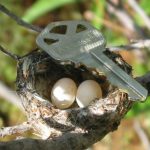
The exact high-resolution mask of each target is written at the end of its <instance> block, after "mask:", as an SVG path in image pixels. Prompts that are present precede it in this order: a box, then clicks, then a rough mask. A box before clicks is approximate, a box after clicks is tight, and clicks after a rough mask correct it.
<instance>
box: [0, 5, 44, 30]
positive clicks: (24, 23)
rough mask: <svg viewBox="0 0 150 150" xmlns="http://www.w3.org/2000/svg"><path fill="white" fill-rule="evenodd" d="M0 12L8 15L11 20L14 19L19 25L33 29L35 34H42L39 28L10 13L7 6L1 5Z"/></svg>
mask: <svg viewBox="0 0 150 150" xmlns="http://www.w3.org/2000/svg"><path fill="white" fill-rule="evenodd" d="M0 11H1V12H3V13H4V14H6V15H7V16H9V17H10V18H11V19H13V20H14V21H16V22H17V23H18V24H19V25H21V26H23V27H25V28H28V29H31V30H33V31H35V32H41V31H42V29H41V28H40V27H38V26H35V25H32V24H29V23H27V22H25V21H24V20H22V19H20V18H19V17H18V16H16V15H15V14H14V13H12V12H11V11H9V10H8V9H7V8H6V7H5V6H3V5H2V4H0Z"/></svg>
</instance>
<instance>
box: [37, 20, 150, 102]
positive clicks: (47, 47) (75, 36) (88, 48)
mask: <svg viewBox="0 0 150 150" xmlns="http://www.w3.org/2000/svg"><path fill="white" fill-rule="evenodd" d="M36 43H37V45H38V46H39V47H40V48H41V49H42V50H44V51H46V52H47V53H48V54H49V55H50V56H51V57H52V58H53V59H55V60H59V61H68V60H69V61H72V62H74V63H82V64H84V65H86V66H87V67H92V68H93V67H94V68H98V69H99V70H101V71H103V72H104V73H105V75H106V76H107V78H108V80H109V82H110V83H111V84H112V85H114V86H117V87H119V88H120V89H122V90H124V91H125V92H127V93H128V95H129V97H130V99H131V100H132V101H144V100H145V99H146V97H147V94H148V91H147V90H146V89H145V88H144V87H143V86H142V85H140V84H139V83H138V82H137V81H136V80H134V79H133V78H132V77H131V76H129V75H128V74H127V73H126V72H125V71H123V70H122V69H121V68H120V67H119V66H117V64H115V63H114V62H113V61H112V60H111V59H110V58H108V57H107V56H106V55H105V54H104V51H105V50H106V48H105V46H106V40H105V38H104V37H103V35H102V34H101V33H100V32H99V31H98V30H97V29H95V28H94V27H92V26H91V25H90V24H89V23H87V22H85V21H60V22H54V23H50V24H49V25H48V26H47V27H46V28H45V29H44V30H43V31H42V32H41V33H40V34H39V36H38V37H37V39H36Z"/></svg>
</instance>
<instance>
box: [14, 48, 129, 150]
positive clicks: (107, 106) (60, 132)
mask: <svg viewBox="0 0 150 150" xmlns="http://www.w3.org/2000/svg"><path fill="white" fill-rule="evenodd" d="M105 54H106V55H107V56H108V57H109V58H110V59H112V60H113V61H114V62H115V63H116V64H117V65H118V66H120V67H121V68H122V69H123V70H124V71H126V72H127V73H128V74H131V67H130V66H129V65H128V64H127V63H126V62H124V61H123V59H122V58H121V56H120V55H118V54H115V53H112V52H110V51H108V50H107V51H106V52H105ZM17 70H18V71H17V91H18V93H19V95H20V96H21V98H22V104H23V106H24V109H25V112H26V115H27V118H28V123H29V124H31V126H32V128H33V129H34V132H35V133H36V134H38V135H39V136H41V137H42V138H43V139H47V138H49V139H58V138H62V137H65V139H67V138H68V139H69V140H70V145H72V146H73V144H72V141H71V139H72V140H75V141H78V142H76V143H78V144H79V143H81V142H82V143H81V145H82V148H85V147H87V146H88V145H91V144H93V143H95V142H96V141H98V140H100V139H101V138H103V137H104V136H105V135H106V134H107V133H109V132H111V131H113V130H115V129H117V127H118V125H119V124H120V121H121V119H122V117H124V115H125V114H126V113H127V111H128V110H129V109H130V107H131V106H132V102H131V101H129V100H128V94H127V93H125V92H124V91H122V90H120V89H118V87H115V86H113V85H111V84H110V83H109V81H108V80H107V77H106V76H105V75H104V74H103V72H101V71H100V70H97V69H96V68H87V67H86V66H84V65H83V64H73V63H71V62H69V61H68V62H58V61H55V60H53V59H52V58H51V57H50V56H49V55H48V54H47V53H45V52H43V51H41V50H36V51H33V52H31V53H30V54H28V55H26V56H24V57H22V58H21V59H20V60H19V62H18V69H17ZM63 77H68V78H71V79H73V80H74V81H75V83H76V85H77V86H78V85H79V84H80V83H81V82H82V81H84V80H89V79H92V80H95V81H97V82H98V83H99V84H100V85H101V87H102V92H103V98H102V99H96V100H93V101H92V103H90V105H89V106H87V107H85V108H79V107H78V105H77V104H76V103H74V104H73V105H72V106H71V107H70V108H68V109H64V110H60V109H58V108H56V107H55V106H54V105H53V104H52V103H51V96H50V93H51V90H52V87H53V85H54V84H55V83H56V81H57V80H59V79H61V78H63ZM81 139H84V142H83V141H82V140H81ZM79 140H81V142H80V141H79ZM81 145H80V146H79V147H78V146H77V145H76V146H75V147H76V148H79V149H81ZM72 149H73V148H72Z"/></svg>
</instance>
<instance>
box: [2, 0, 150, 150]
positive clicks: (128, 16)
mask: <svg viewBox="0 0 150 150" xmlns="http://www.w3.org/2000/svg"><path fill="white" fill-rule="evenodd" d="M129 1H130V0H0V3H1V4H3V5H5V6H6V7H7V8H8V9H9V10H11V11H12V12H14V13H15V14H16V15H17V16H19V17H20V18H22V19H24V20H25V21H27V22H29V23H32V24H36V25H38V26H40V27H45V26H46V25H47V24H48V23H50V22H53V21H60V20H81V19H83V20H87V21H89V22H90V23H91V24H92V25H93V26H95V27H96V28H97V29H99V30H100V31H101V32H102V33H103V34H104V36H105V38H106V39H107V46H115V45H122V44H127V43H129V42H130V41H131V40H137V39H146V38H149V36H150V28H148V27H147V25H146V23H145V22H144V20H143V18H142V17H141V16H140V15H139V14H138V13H137V12H136V10H135V9H134V6H132V5H131V4H130V2H129ZM136 2H137V5H138V6H139V7H140V8H141V9H142V10H143V11H144V12H145V13H146V15H147V16H149V15H150V1H149V0H138V1H136ZM36 36H37V34H36V33H35V32H33V31H29V30H27V29H25V28H23V27H21V26H19V25H17V24H16V22H15V21H13V20H12V19H10V18H8V17H7V16H6V15H5V14H2V13H1V12H0V44H1V45H3V46H4V47H5V48H6V49H9V50H10V51H11V52H13V53H16V54H18V55H20V56H23V55H25V54H27V53H29V52H30V51H32V50H33V49H34V48H36V44H35V38H36ZM120 54H121V55H122V57H123V58H124V59H125V60H126V61H127V62H128V63H129V64H130V65H132V66H133V75H134V76H140V75H143V74H145V73H146V72H148V71H149V70H150V49H143V50H134V51H132V52H131V51H125V50H122V51H120ZM15 78H16V62H15V61H14V60H12V59H11V58H8V57H7V56H5V55H4V54H2V53H1V52H0V81H1V82H3V83H4V84H5V85H7V86H8V87H10V88H11V89H12V91H13V90H15ZM149 116H150V98H148V99H147V101H146V102H145V103H137V104H135V105H134V107H133V108H132V110H131V111H130V112H129V113H128V114H127V115H126V118H125V119H124V120H123V121H122V124H121V125H120V127H119V129H118V130H117V131H116V132H114V133H112V134H109V135H108V136H106V137H105V138H104V139H103V140H102V141H101V142H99V143H97V144H95V145H94V146H93V147H92V148H91V149H93V150H99V149H103V150H130V149H132V150H143V149H144V146H143V143H142V141H141V140H140V138H139V137H138V136H137V135H138V133H137V131H136V130H135V127H134V124H135V120H138V122H139V123H140V125H141V128H142V129H144V131H145V133H146V135H147V138H148V139H150V118H149ZM25 119H26V118H25V116H24V114H23V113H22V112H21V111H20V110H19V109H18V108H17V107H16V106H14V105H12V104H11V103H9V102H8V101H7V100H5V99H2V98H1V96H0V127H2V126H12V125H16V124H19V123H21V122H23V121H24V120H25ZM13 138H14V137H9V138H8V137H7V138H5V139H0V140H10V139H13ZM116 143H117V144H116Z"/></svg>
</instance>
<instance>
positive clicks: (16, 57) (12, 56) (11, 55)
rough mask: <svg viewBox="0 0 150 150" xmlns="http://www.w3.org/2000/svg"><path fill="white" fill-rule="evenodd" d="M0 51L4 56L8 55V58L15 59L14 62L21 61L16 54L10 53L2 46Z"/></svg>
mask: <svg viewBox="0 0 150 150" xmlns="http://www.w3.org/2000/svg"><path fill="white" fill-rule="evenodd" d="M0 51H2V52H3V53H4V54H6V55H7V56H9V57H11V58H13V59H14V60H16V61H18V60H19V59H20V57H19V56H18V55H16V54H13V53H11V52H9V51H8V50H6V49H5V48H4V47H2V46H1V45H0Z"/></svg>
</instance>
